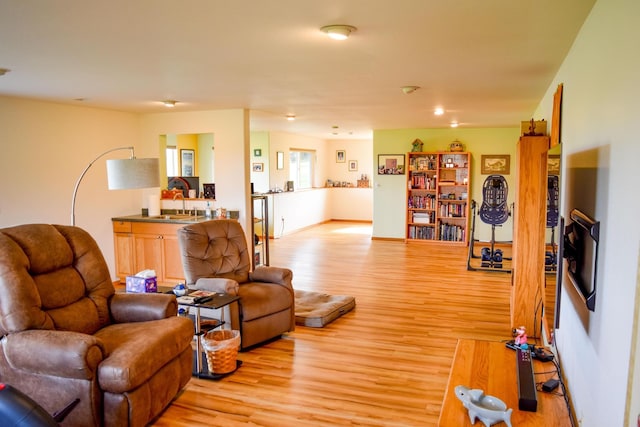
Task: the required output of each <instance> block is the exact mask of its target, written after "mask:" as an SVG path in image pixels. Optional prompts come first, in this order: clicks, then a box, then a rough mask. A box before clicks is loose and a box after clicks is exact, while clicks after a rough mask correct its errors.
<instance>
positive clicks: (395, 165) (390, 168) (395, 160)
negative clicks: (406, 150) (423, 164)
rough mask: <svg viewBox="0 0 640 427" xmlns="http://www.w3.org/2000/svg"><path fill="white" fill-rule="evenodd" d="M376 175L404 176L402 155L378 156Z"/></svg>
mask: <svg viewBox="0 0 640 427" xmlns="http://www.w3.org/2000/svg"><path fill="white" fill-rule="evenodd" d="M378 175H404V154H378Z"/></svg>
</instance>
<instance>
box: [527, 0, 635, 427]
mask: <svg viewBox="0 0 640 427" xmlns="http://www.w3.org/2000/svg"><path fill="white" fill-rule="evenodd" d="M638 17H640V2H638V1H637V0H599V1H598V2H597V3H596V4H595V6H594V8H593V10H592V11H591V14H590V16H589V17H588V18H587V20H586V21H585V24H584V26H583V28H582V30H581V31H580V33H579V35H578V37H577V38H576V41H575V43H574V45H573V47H572V48H571V51H570V52H569V54H568V55H567V57H566V58H565V61H564V63H563V64H562V66H561V68H560V69H559V71H558V74H557V76H556V77H555V79H554V81H553V82H552V83H551V85H550V86H549V88H548V90H547V93H546V95H545V97H544V98H543V100H542V102H541V104H540V107H539V111H540V112H542V114H545V115H547V116H548V113H549V112H550V111H551V109H552V104H553V100H552V99H553V93H554V92H555V90H556V87H557V85H558V84H559V83H563V84H564V95H563V107H562V126H561V130H562V138H561V141H562V149H563V154H562V156H563V157H562V159H563V162H565V161H566V160H567V158H568V157H570V156H572V155H573V154H575V153H580V152H584V151H587V150H594V151H595V152H597V153H598V158H597V160H596V161H595V164H594V166H596V167H597V168H598V182H597V185H596V188H595V189H594V191H595V192H596V194H597V200H596V219H598V220H600V221H601V229H600V239H601V240H600V242H601V244H600V249H599V263H598V268H599V272H598V277H597V280H598V285H597V286H598V289H597V301H596V309H595V312H589V311H588V310H586V309H585V308H584V306H583V304H582V302H580V301H578V300H577V299H576V298H575V290H574V289H573V288H571V285H568V284H567V282H568V281H567V280H566V279H565V281H564V284H565V286H563V292H562V306H561V313H560V328H559V330H558V331H557V332H556V340H557V348H558V352H559V355H560V359H561V362H562V366H563V368H564V374H565V376H566V378H567V382H568V386H569V388H570V391H571V395H572V397H573V403H574V405H575V408H576V413H577V418H578V420H579V421H580V422H581V426H584V427H600V426H623V425H624V426H635V425H636V418H637V416H638V413H640V397H639V392H640V383H639V382H638V381H637V378H638V376H637V371H636V372H635V374H636V376H634V370H633V369H634V368H635V369H636V370H637V369H640V368H639V361H638V355H637V354H636V353H635V351H633V352H632V349H633V350H635V347H636V345H637V339H638V330H637V320H638V319H637V316H638V313H637V312H636V310H635V307H637V306H638V304H639V300H638V294H637V287H638V278H637V277H638V257H639V244H640V221H639V220H638V218H639V216H638V212H639V211H640V199H639V198H638V197H637V196H638V194H639V192H638V182H640V172H639V169H640V168H639V163H638V161H639V159H640V144H639V143H638V126H637V120H638V113H640V110H639V109H638V100H639V99H640V86H639V85H638V75H640V55H638V52H639V48H640V45H639V43H638V41H639V40H640V27H639V26H638V24H637V19H638ZM570 191H572V189H570V188H566V187H565V188H563V190H562V193H561V197H562V199H563V200H565V199H566V197H567V196H568V192H570ZM562 203H563V202H561V206H562V208H561V209H562V211H566V210H567V209H570V208H571V207H570V206H564V205H562ZM632 345H633V347H632ZM634 378H635V379H636V380H635V381H634ZM627 387H629V390H630V393H628V392H627Z"/></svg>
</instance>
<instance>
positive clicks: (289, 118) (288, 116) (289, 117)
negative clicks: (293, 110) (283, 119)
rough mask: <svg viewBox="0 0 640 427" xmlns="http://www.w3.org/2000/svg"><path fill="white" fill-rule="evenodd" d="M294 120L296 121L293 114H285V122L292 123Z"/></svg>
mask: <svg viewBox="0 0 640 427" xmlns="http://www.w3.org/2000/svg"><path fill="white" fill-rule="evenodd" d="M295 119H296V115H295V114H287V120H289V121H290V122H292V121H294V120H295Z"/></svg>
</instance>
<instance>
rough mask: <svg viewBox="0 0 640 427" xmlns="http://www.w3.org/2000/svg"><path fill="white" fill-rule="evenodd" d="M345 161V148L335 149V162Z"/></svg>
mask: <svg viewBox="0 0 640 427" xmlns="http://www.w3.org/2000/svg"><path fill="white" fill-rule="evenodd" d="M346 161H347V152H346V151H345V150H336V163H344V162H346Z"/></svg>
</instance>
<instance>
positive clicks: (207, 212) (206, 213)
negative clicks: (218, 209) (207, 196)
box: [204, 202, 213, 218]
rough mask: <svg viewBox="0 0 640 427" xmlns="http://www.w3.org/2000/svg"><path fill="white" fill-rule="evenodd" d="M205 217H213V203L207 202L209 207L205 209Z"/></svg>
mask: <svg viewBox="0 0 640 427" xmlns="http://www.w3.org/2000/svg"><path fill="white" fill-rule="evenodd" d="M204 216H205V218H211V217H212V216H213V215H212V213H211V205H210V204H209V202H207V207H206V208H205V209H204Z"/></svg>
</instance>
